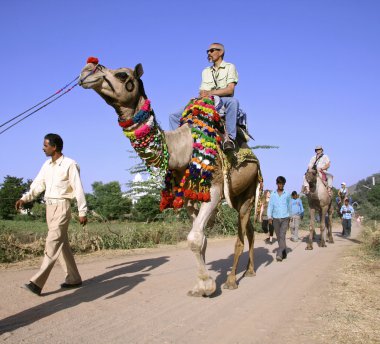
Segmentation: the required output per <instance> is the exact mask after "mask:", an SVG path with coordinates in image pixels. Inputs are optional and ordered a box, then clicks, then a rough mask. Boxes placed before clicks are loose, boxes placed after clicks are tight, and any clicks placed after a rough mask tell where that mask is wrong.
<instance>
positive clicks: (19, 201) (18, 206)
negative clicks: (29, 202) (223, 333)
mask: <svg viewBox="0 0 380 344" xmlns="http://www.w3.org/2000/svg"><path fill="white" fill-rule="evenodd" d="M24 204H25V202H24V201H23V200H22V199H19V200H18V201H17V202H16V204H15V208H16V210H17V211H18V210H20V209H22V208H23V206H24Z"/></svg>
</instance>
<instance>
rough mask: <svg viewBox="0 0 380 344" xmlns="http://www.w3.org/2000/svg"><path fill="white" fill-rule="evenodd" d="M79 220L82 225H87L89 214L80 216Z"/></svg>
mask: <svg viewBox="0 0 380 344" xmlns="http://www.w3.org/2000/svg"><path fill="white" fill-rule="evenodd" d="M79 222H80V224H81V225H82V226H85V225H86V223H87V216H79Z"/></svg>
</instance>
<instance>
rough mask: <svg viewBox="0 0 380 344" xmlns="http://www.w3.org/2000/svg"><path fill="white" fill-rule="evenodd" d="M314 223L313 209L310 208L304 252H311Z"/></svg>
mask: <svg viewBox="0 0 380 344" xmlns="http://www.w3.org/2000/svg"><path fill="white" fill-rule="evenodd" d="M314 221H315V209H313V208H310V228H309V240H308V242H307V246H306V250H312V249H313V233H314Z"/></svg>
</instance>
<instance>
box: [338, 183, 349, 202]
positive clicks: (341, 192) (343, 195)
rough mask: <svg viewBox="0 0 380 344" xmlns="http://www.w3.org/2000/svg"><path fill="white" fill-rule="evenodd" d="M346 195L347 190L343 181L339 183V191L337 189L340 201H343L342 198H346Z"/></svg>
mask: <svg viewBox="0 0 380 344" xmlns="http://www.w3.org/2000/svg"><path fill="white" fill-rule="evenodd" d="M347 196H348V190H347V188H346V183H345V182H343V183H342V184H341V188H340V189H339V191H338V197H339V198H340V199H341V201H342V203H343V200H344V199H345V198H347Z"/></svg>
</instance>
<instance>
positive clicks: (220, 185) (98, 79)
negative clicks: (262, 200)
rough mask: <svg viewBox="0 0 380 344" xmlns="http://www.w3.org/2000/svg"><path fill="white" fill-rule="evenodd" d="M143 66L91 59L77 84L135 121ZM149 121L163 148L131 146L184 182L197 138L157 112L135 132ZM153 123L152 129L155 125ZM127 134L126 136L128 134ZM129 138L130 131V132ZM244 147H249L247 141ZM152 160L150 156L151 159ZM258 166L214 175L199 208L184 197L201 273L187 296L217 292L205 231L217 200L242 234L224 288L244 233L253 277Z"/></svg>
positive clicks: (121, 117)
mask: <svg viewBox="0 0 380 344" xmlns="http://www.w3.org/2000/svg"><path fill="white" fill-rule="evenodd" d="M142 75H143V67H142V65H141V64H137V65H136V66H135V68H134V69H131V68H119V69H114V70H112V69H108V68H106V67H105V66H103V65H101V64H99V63H98V60H97V59H96V58H89V59H88V60H87V64H86V65H85V67H84V68H83V69H82V71H81V75H80V81H79V85H81V86H82V87H83V88H85V89H93V90H94V91H95V92H96V93H97V94H99V95H100V96H101V97H102V98H103V99H104V100H105V101H106V102H107V104H109V105H110V106H111V107H113V108H114V110H115V111H116V113H117V115H118V121H119V124H120V122H122V123H125V122H126V121H129V123H131V119H132V118H135V117H134V116H135V115H136V114H137V113H138V112H139V110H140V109H142V108H143V107H144V106H146V104H147V96H146V94H145V90H144V86H143V83H142V80H141V76H142ZM147 122H149V123H150V125H152V129H151V130H155V135H156V137H158V138H159V141H160V142H161V148H157V150H156V151H151V152H150V154H151V155H153V156H150V157H149V159H148V158H147V153H146V152H145V151H144V150H142V149H139V150H138V149H136V148H135V146H134V143H133V142H132V141H131V143H132V146H133V147H134V148H135V150H136V152H137V153H138V155H140V157H141V158H142V159H145V162H146V163H148V164H149V163H150V164H152V165H153V167H157V166H159V167H164V168H165V167H166V168H168V169H170V170H172V171H174V173H175V175H176V178H177V180H181V178H182V176H183V175H184V173H185V170H186V168H187V167H188V165H189V162H190V160H191V156H192V152H193V137H192V134H191V128H190V127H189V125H188V124H184V125H182V126H181V127H179V128H178V129H176V130H174V131H163V130H162V129H161V128H160V127H159V125H158V124H157V122H156V119H155V117H154V112H153V111H151V116H150V117H149V118H148V119H147V120H146V121H145V122H144V123H136V124H134V125H133V128H134V129H136V131H135V133H136V132H137V130H139V129H140V128H141V126H142V125H144V124H145V123H147ZM153 127H154V128H153ZM126 135H127V134H126ZM127 136H128V135H127ZM165 146H166V147H167V152H168V156H167V161H166V160H165V159H166V158H165V154H163V152H164V151H165V149H164V148H165ZM246 148H249V147H248V145H246ZM218 154H219V155H218V156H217V160H218V166H220V165H221V161H222V160H221V157H220V154H221V153H220V151H218ZM147 159H148V160H147ZM259 173H260V172H259V164H258V162H257V161H256V162H252V161H249V160H247V161H244V162H243V163H242V164H241V165H240V166H238V167H232V168H231V169H230V173H229V175H228V177H226V175H225V176H224V178H222V177H221V175H222V173H219V177H218V176H215V177H214V178H213V179H212V183H211V187H210V196H211V199H210V200H209V201H208V202H202V203H201V205H200V206H198V205H197V204H196V203H194V201H191V200H185V202H184V206H185V207H186V210H187V212H188V214H189V216H190V218H191V220H192V228H191V230H190V232H189V234H188V236H187V241H188V244H189V247H190V249H191V250H192V252H193V253H194V254H195V257H196V261H197V266H198V273H197V281H196V284H195V286H194V287H193V288H192V289H191V290H190V291H189V292H188V295H189V296H210V295H212V294H213V293H214V292H215V291H216V283H215V280H214V279H213V278H212V277H211V276H210V273H209V271H208V269H207V268H206V264H205V253H206V247H207V240H206V236H205V234H204V230H205V227H206V225H207V223H208V220H209V219H210V217H211V216H212V215H213V213H214V211H215V209H216V207H217V205H218V203H219V202H220V201H221V199H222V198H223V197H224V196H226V200H227V201H228V203H229V204H230V205H232V207H233V208H234V209H236V210H237V211H238V213H239V220H238V235H237V240H236V243H235V251H234V260H233V266H232V269H231V272H230V273H229V274H228V276H227V280H226V282H225V283H224V285H223V287H224V288H226V289H231V290H232V289H236V288H237V287H238V285H237V282H236V269H237V265H238V261H239V257H240V255H241V254H242V252H243V249H244V235H246V236H247V238H248V244H249V261H248V264H247V268H246V271H245V276H247V277H248V276H254V275H255V271H254V254H253V247H254V232H253V226H252V223H251V220H250V213H251V210H252V208H253V207H254V205H255V203H256V205H257V199H258V197H257V195H258V194H259V188H260V181H259V178H260V177H259ZM255 200H256V202H255Z"/></svg>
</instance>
